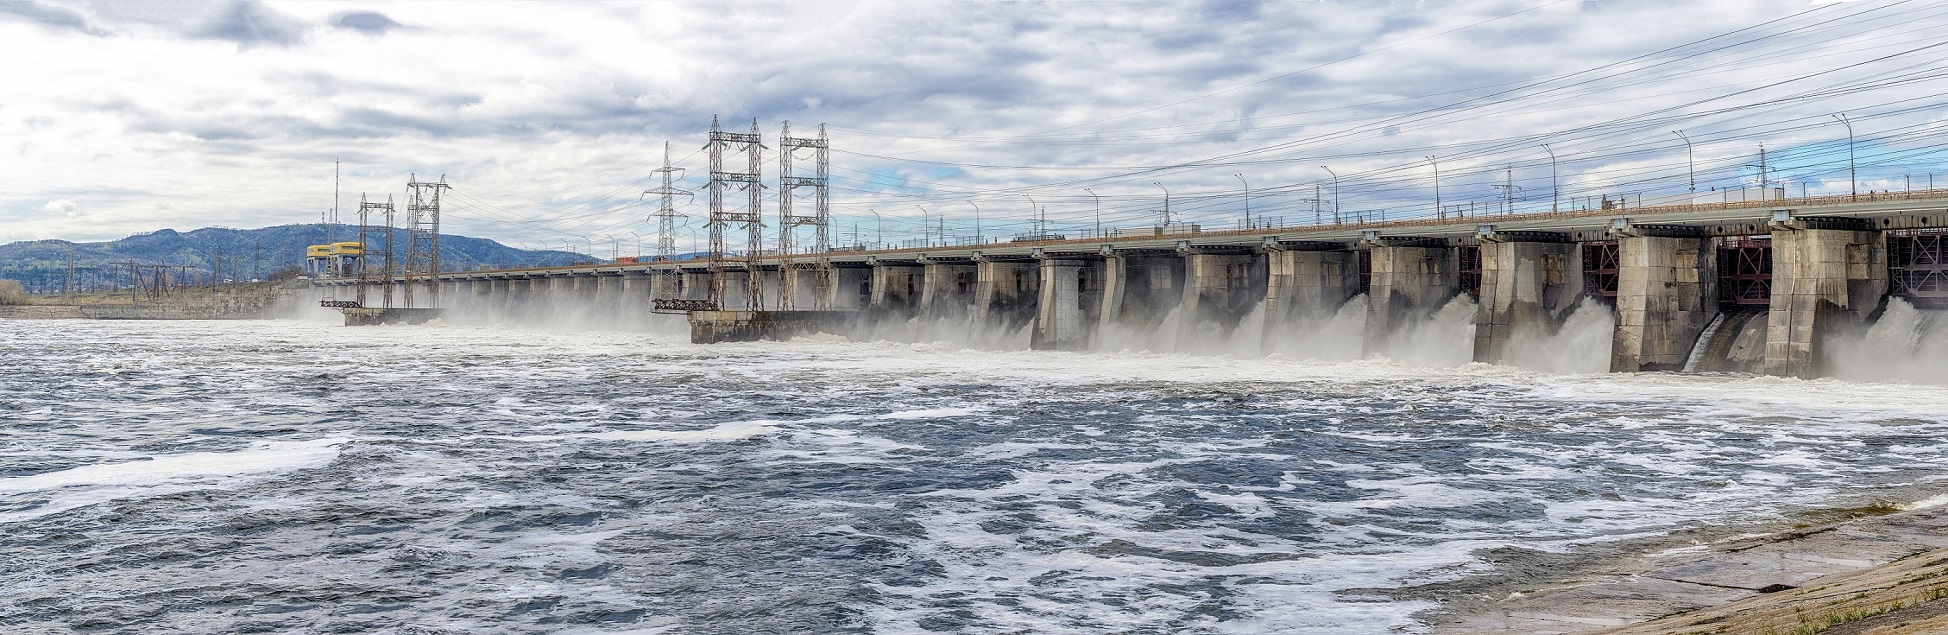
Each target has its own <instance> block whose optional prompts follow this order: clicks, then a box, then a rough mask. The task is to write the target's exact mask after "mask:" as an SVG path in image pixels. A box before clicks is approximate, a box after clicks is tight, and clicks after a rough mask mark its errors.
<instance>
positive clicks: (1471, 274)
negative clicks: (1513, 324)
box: [1369, 245, 1481, 300]
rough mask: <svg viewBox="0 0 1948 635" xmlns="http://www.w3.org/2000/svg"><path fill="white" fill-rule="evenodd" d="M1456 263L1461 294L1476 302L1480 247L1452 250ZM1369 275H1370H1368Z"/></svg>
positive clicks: (1479, 290)
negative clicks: (1457, 261)
mask: <svg viewBox="0 0 1948 635" xmlns="http://www.w3.org/2000/svg"><path fill="white" fill-rule="evenodd" d="M1454 251H1455V259H1456V260H1459V261H1460V262H1459V263H1457V265H1458V266H1457V267H1456V268H1455V271H1456V273H1457V275H1456V278H1457V279H1458V281H1459V282H1460V285H1461V292H1462V293H1466V294H1468V297H1470V298H1474V299H1476V300H1480V299H1481V245H1461V246H1459V247H1456V248H1455V249H1454ZM1369 275H1370V274H1369Z"/></svg>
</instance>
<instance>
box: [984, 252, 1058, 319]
mask: <svg viewBox="0 0 1948 635" xmlns="http://www.w3.org/2000/svg"><path fill="white" fill-rule="evenodd" d="M1041 288H1042V274H1041V271H1040V268H1039V267H1038V266H1036V264H1035V263H1032V262H1007V261H999V260H984V261H981V262H980V263H978V264H977V265H975V270H974V317H975V319H977V320H980V321H981V322H984V323H996V324H1005V325H1013V324H1021V323H1025V322H1027V321H1029V320H1030V319H1033V318H1034V317H1035V305H1036V304H1037V303H1038V299H1039V297H1040V294H1041Z"/></svg>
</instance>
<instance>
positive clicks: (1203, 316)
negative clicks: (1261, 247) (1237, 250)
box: [1183, 253, 1266, 330]
mask: <svg viewBox="0 0 1948 635" xmlns="http://www.w3.org/2000/svg"><path fill="white" fill-rule="evenodd" d="M1265 290H1266V273H1265V258H1264V257H1263V256H1261V255H1258V254H1199V253H1192V254H1186V255H1185V256H1184V301H1183V316H1184V321H1183V324H1184V326H1185V327H1187V328H1189V327H1194V326H1195V325H1196V324H1198V323H1207V322H1208V323H1215V324H1217V325H1218V326H1219V327H1221V328H1224V329H1226V330H1229V329H1231V328H1234V327H1236V326H1237V325H1238V321H1239V320H1240V319H1242V318H1244V316H1245V314H1246V313H1248V312H1250V311H1251V308H1252V307H1253V306H1255V305H1257V304H1258V303H1259V301H1261V300H1263V299H1264V297H1265Z"/></svg>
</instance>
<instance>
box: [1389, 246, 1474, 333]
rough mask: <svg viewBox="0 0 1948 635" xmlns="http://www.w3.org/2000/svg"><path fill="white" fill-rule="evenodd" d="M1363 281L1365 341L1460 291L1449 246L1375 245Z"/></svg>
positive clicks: (1420, 314) (1416, 317)
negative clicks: (1369, 273)
mask: <svg viewBox="0 0 1948 635" xmlns="http://www.w3.org/2000/svg"><path fill="white" fill-rule="evenodd" d="M1370 251H1371V253H1370V255H1369V257H1370V258H1371V259H1372V266H1373V269H1372V277H1371V278H1370V280H1369V281H1368V284H1367V302H1368V307H1369V312H1368V313H1367V318H1366V332H1367V338H1366V341H1367V342H1368V343H1369V344H1370V343H1373V342H1377V341H1380V339H1381V338H1383V337H1385V336H1387V335H1388V334H1391V333H1393V331H1394V330H1395V329H1397V328H1399V327H1400V326H1401V325H1402V324H1405V323H1406V322H1407V321H1408V320H1412V319H1418V318H1419V317H1421V316H1424V315H1427V314H1430V313H1433V312H1434V311H1435V310H1437V309H1439V308H1441V305H1443V304H1445V303H1447V301H1448V300H1450V299H1453V298H1454V296H1455V294H1458V293H1460V292H1461V290H1460V281H1459V280H1458V279H1457V277H1456V272H1455V264H1454V250H1453V249H1452V248H1449V247H1409V246H1395V245H1375V246H1373V247H1372V249H1371V250H1370Z"/></svg>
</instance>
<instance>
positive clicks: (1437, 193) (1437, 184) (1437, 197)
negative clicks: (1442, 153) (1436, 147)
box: [1427, 155, 1447, 220]
mask: <svg viewBox="0 0 1948 635" xmlns="http://www.w3.org/2000/svg"><path fill="white" fill-rule="evenodd" d="M1427 162H1428V163H1429V164H1432V165H1433V166H1434V218H1437V219H1440V220H1447V211H1446V210H1443V209H1441V162H1440V161H1436V160H1434V156H1433V155H1428V157H1427Z"/></svg>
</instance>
